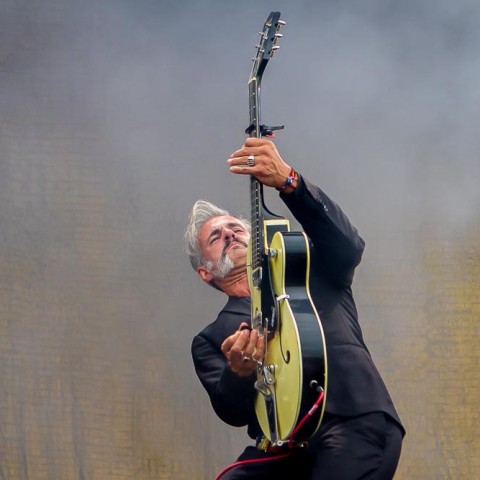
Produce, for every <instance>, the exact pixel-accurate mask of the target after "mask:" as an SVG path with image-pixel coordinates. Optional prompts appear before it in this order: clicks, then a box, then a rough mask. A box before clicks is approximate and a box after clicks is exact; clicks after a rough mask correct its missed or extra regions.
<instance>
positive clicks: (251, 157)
mask: <svg viewBox="0 0 480 480" xmlns="http://www.w3.org/2000/svg"><path fill="white" fill-rule="evenodd" d="M247 165H248V166H249V167H253V166H254V165H255V155H249V156H248V158H247Z"/></svg>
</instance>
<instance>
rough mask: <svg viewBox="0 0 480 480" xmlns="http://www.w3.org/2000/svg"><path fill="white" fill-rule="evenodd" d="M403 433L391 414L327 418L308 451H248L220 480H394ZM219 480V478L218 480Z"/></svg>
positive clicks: (249, 448)
mask: <svg viewBox="0 0 480 480" xmlns="http://www.w3.org/2000/svg"><path fill="white" fill-rule="evenodd" d="M402 439H403V436H402V430H401V429H400V426H399V425H398V424H397V423H396V422H395V421H394V420H393V419H392V418H390V417H389V416H388V415H385V414H383V413H377V412H375V413H369V414H365V415H361V416H358V417H338V416H334V415H328V414H325V416H324V420H323V422H322V425H321V427H320V429H319V431H318V433H317V434H316V435H315V438H314V439H311V440H310V443H309V445H308V447H306V448H302V449H296V450H294V451H293V453H292V454H291V455H289V456H287V457H281V456H280V455H281V454H271V453H265V452H261V451H259V450H258V449H257V448H256V447H253V446H252V447H247V448H246V449H245V450H244V452H243V453H242V455H240V457H239V459H238V461H239V462H242V461H247V462H248V463H245V464H241V465H238V466H236V467H234V468H232V469H230V470H228V471H226V472H225V474H224V475H222V476H221V480H246V479H248V480H256V479H258V480H260V479H261V480H283V479H285V480H289V479H291V480H391V479H392V478H393V476H394V474H395V470H396V469H397V465H398V460H399V458H400V452H401V448H402ZM219 480H220V479H219Z"/></svg>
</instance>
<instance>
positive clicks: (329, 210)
mask: <svg viewBox="0 0 480 480" xmlns="http://www.w3.org/2000/svg"><path fill="white" fill-rule="evenodd" d="M280 196H281V198H282V200H283V201H284V202H285V204H286V205H287V206H288V208H289V209H290V211H291V212H292V214H293V215H294V216H295V218H296V219H297V220H298V221H299V222H300V224H301V225H302V227H303V229H304V231H305V232H306V233H307V235H308V236H309V238H310V240H311V242H312V250H311V265H310V285H309V287H310V294H311V296H312V299H313V302H314V304H315V307H316V309H317V311H318V313H319V316H320V319H321V321H322V326H323V329H324V333H325V339H326V345H327V361H328V381H329V382H328V389H327V400H326V402H327V403H326V406H325V411H326V412H328V413H330V414H333V415H341V416H356V415H361V414H364V413H369V412H385V413H387V414H388V415H390V416H391V417H392V418H394V419H395V420H396V421H397V422H398V423H399V424H400V425H401V422H400V419H399V417H398V415H397V412H396V410H395V407H394V405H393V402H392V400H391V398H390V395H389V393H388V391H387V388H386V387H385V384H384V382H383V380H382V378H381V376H380V374H379V372H378V370H377V368H376V367H375V365H374V363H373V360H372V357H371V355H370V353H369V351H368V349H367V347H366V345H365V342H364V340H363V335H362V330H361V328H360V325H359V323H358V316H357V309H356V306H355V301H354V299H353V295H352V290H351V285H352V280H353V274H354V270H355V268H356V266H357V265H358V264H359V263H360V260H361V257H362V253H363V249H364V246H365V244H364V242H363V240H362V238H361V237H360V236H359V235H358V232H357V230H356V229H355V228H354V227H353V226H352V225H351V223H350V222H349V220H348V219H347V217H346V216H345V214H344V213H343V212H342V210H341V209H340V208H339V207H338V205H337V204H336V203H335V202H333V201H332V200H331V199H329V198H328V196H327V195H326V194H325V193H324V192H323V191H322V190H321V189H320V188H318V187H317V186H315V185H313V184H312V183H310V182H309V181H308V180H306V179H304V178H302V177H300V179H299V183H298V186H297V188H296V190H295V192H294V193H292V194H289V195H288V194H281V195H280ZM241 322H248V323H249V322H250V298H249V297H230V298H229V300H228V302H227V304H226V305H225V307H224V308H223V310H222V311H221V312H220V313H219V315H218V317H217V319H216V320H215V321H214V322H213V323H211V324H210V325H208V326H207V327H206V328H205V329H203V330H202V331H201V332H200V333H199V334H198V335H196V336H195V338H194V339H193V342H192V357H193V361H194V365H195V369H196V372H197V375H198V377H199V379H200V381H201V382H202V384H203V386H204V387H205V389H206V390H207V392H208V395H209V396H210V400H211V403H212V406H213V408H214V410H215V412H216V413H217V415H218V416H219V417H220V418H221V419H222V420H223V421H225V422H226V423H228V424H230V425H234V426H243V425H248V433H249V435H250V436H251V437H252V438H255V437H256V436H257V435H258V434H259V433H261V430H260V428H259V425H258V422H257V419H256V415H255V411H254V407H253V400H254V397H255V390H254V387H253V384H254V380H255V377H254V376H252V377H246V378H240V377H238V376H236V375H235V374H234V373H233V372H231V371H230V369H229V368H228V366H227V362H226V359H225V357H224V355H223V354H222V352H221V350H220V346H221V344H222V342H223V341H224V340H225V338H226V337H227V336H229V335H231V334H232V333H234V332H235V331H236V330H237V329H238V327H239V325H240V323H241ZM402 428H403V427H402Z"/></svg>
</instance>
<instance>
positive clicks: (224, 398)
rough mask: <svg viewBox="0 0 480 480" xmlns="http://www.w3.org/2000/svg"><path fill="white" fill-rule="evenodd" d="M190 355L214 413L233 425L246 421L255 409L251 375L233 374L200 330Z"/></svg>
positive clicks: (250, 417) (242, 423) (248, 420)
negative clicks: (240, 375)
mask: <svg viewBox="0 0 480 480" xmlns="http://www.w3.org/2000/svg"><path fill="white" fill-rule="evenodd" d="M192 357H193V362H194V366H195V370H196V372H197V375H198V377H199V379H200V381H201V382H202V385H203V386H204V387H205V389H206V390H207V393H208V395H209V397H210V401H211V403H212V406H213V409H214V410H215V413H216V414H217V415H218V416H219V417H220V418H221V419H222V420H223V421H224V422H226V423H228V424H229V425H232V426H235V427H241V426H244V425H246V424H247V423H249V422H250V421H251V420H252V412H254V409H253V401H254V397H255V389H254V381H255V378H254V375H252V376H250V377H239V376H238V375H235V374H234V373H233V372H232V371H231V370H230V369H229V368H228V365H227V361H226V359H225V357H224V355H223V354H222V353H221V352H220V351H219V350H218V348H216V347H215V345H214V344H213V343H212V342H210V340H209V339H208V338H206V337H204V336H202V335H201V334H200V335H197V336H196V337H194V339H193V342H192Z"/></svg>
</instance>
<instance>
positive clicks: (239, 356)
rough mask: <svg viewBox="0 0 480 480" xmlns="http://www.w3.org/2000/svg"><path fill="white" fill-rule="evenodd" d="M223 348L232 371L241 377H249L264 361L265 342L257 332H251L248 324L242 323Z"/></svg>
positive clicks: (226, 340)
mask: <svg viewBox="0 0 480 480" xmlns="http://www.w3.org/2000/svg"><path fill="white" fill-rule="evenodd" d="M221 348H222V352H223V354H224V355H225V357H226V358H227V360H228V366H229V368H230V370H231V371H232V372H233V373H235V374H237V375H238V376H239V377H248V376H249V375H251V374H252V373H253V372H254V371H255V370H256V368H257V363H258V362H259V361H261V360H262V359H263V355H264V354H265V340H264V337H263V336H259V335H258V331H257V330H250V329H249V328H248V325H247V324H246V323H242V324H241V325H240V327H239V329H238V330H237V331H236V332H235V333H234V334H233V335H230V336H229V337H227V338H226V339H225V341H224V342H223V343H222V347H221Z"/></svg>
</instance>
